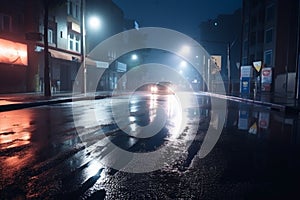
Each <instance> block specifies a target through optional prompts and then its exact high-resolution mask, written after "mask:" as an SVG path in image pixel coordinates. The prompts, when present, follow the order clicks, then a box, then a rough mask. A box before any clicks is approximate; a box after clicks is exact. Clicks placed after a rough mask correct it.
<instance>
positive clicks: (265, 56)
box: [264, 50, 273, 67]
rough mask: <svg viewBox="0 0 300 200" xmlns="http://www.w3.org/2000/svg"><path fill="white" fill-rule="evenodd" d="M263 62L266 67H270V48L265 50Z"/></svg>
mask: <svg viewBox="0 0 300 200" xmlns="http://www.w3.org/2000/svg"><path fill="white" fill-rule="evenodd" d="M264 63H265V65H266V66H267V67H272V64H273V63H272V50H267V51H265V55H264Z"/></svg>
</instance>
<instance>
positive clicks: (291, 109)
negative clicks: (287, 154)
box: [202, 92, 300, 114]
mask: <svg viewBox="0 0 300 200" xmlns="http://www.w3.org/2000/svg"><path fill="white" fill-rule="evenodd" d="M202 94H205V95H208V96H211V97H216V98H222V99H228V100H231V101H236V102H246V103H252V104H256V105H261V106H266V107H269V108H270V109H271V110H274V111H278V112H283V113H285V114H299V113H300V107H296V106H289V105H282V104H277V103H271V102H263V101H259V100H254V99H246V98H242V97H236V96H228V95H224V94H216V93H209V92H203V93H202Z"/></svg>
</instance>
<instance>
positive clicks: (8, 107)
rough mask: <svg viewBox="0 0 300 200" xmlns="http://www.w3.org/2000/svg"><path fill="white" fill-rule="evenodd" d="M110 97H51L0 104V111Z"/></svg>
mask: <svg viewBox="0 0 300 200" xmlns="http://www.w3.org/2000/svg"><path fill="white" fill-rule="evenodd" d="M108 97H110V95H98V96H94V97H89V96H86V97H64V98H59V99H49V100H42V101H36V102H25V103H15V104H7V105H0V112H5V111H12V110H20V109H24V108H32V107H38V106H44V105H52V104H59V103H69V102H73V101H82V100H91V99H104V98H108Z"/></svg>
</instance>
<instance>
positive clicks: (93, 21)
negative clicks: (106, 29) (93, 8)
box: [80, 0, 101, 94]
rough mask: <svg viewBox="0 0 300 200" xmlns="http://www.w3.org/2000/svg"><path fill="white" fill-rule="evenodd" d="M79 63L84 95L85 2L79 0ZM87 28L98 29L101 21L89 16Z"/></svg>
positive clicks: (85, 85)
mask: <svg viewBox="0 0 300 200" xmlns="http://www.w3.org/2000/svg"><path fill="white" fill-rule="evenodd" d="M80 7H81V26H80V31H81V57H82V58H81V62H82V69H83V77H82V78H83V88H82V92H83V93H84V94H86V92H87V67H86V55H87V54H86V49H87V48H86V32H87V31H86V24H85V22H86V17H85V16H86V12H85V11H86V0H81V6H80ZM88 25H89V27H92V28H93V29H99V27H100V26H101V21H100V19H99V17H97V16H91V17H90V18H89V20H88Z"/></svg>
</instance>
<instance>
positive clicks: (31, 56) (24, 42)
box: [0, 0, 124, 93]
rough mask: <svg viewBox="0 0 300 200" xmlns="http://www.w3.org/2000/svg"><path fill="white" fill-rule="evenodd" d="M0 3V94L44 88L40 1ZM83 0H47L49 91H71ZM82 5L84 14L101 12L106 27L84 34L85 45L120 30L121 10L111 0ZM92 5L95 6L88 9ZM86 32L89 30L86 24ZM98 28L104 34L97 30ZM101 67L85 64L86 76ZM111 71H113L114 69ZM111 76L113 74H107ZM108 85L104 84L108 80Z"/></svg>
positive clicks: (78, 53)
mask: <svg viewBox="0 0 300 200" xmlns="http://www.w3.org/2000/svg"><path fill="white" fill-rule="evenodd" d="M12 1H13V2H10V3H9V4H7V3H1V6H0V93H16V92H43V90H44V65H45V54H44V48H45V42H44V37H43V36H44V30H45V29H44V24H45V22H44V13H45V8H44V5H43V1H40V0H27V1H23V0H12ZM82 1H84V0H61V1H49V2H50V4H49V7H48V13H49V15H48V28H47V33H48V37H47V40H48V44H49V54H48V58H49V70H50V72H49V74H50V82H51V84H50V85H51V90H52V92H59V91H63V92H65V91H72V89H73V86H74V84H77V83H75V80H76V75H77V74H78V73H80V72H79V71H78V70H79V69H80V66H81V61H82V56H83V55H82V47H83V46H82V39H83V35H82V26H81V25H82V23H81V21H82V15H81V14H82V9H83V8H82V7H81V6H82V3H83V2H82ZM54 2H56V3H54ZM84 2H85V3H86V2H89V4H87V3H86V4H85V5H86V7H85V8H86V11H88V12H86V15H85V18H86V19H87V18H88V17H89V14H90V13H91V12H96V13H97V14H98V15H99V16H100V15H102V16H103V20H105V21H106V23H107V26H105V29H100V30H97V31H98V32H96V33H94V34H95V35H97V36H99V35H101V34H102V32H103V30H105V34H102V36H101V37H97V39H98V40H95V38H93V35H86V47H87V50H90V49H88V48H92V46H93V45H95V44H97V43H99V42H101V41H103V40H104V39H106V38H107V37H109V36H111V35H114V34H116V33H118V32H121V31H122V30H123V28H124V19H123V11H122V10H121V9H120V8H118V7H117V6H116V5H115V4H114V3H113V2H112V1H111V0H101V1H94V4H93V6H91V5H92V4H91V3H92V1H84ZM91 7H93V9H92V8H91ZM86 30H87V31H89V29H88V27H87V26H86ZM101 31H102V32H101ZM93 70H103V69H99V67H97V66H96V65H95V62H89V65H88V74H92V75H93ZM112 73H113V72H112ZM107 76H108V77H107V80H110V79H111V78H110V77H109V76H111V74H109V75H107ZM106 84H108V83H106Z"/></svg>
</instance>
